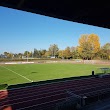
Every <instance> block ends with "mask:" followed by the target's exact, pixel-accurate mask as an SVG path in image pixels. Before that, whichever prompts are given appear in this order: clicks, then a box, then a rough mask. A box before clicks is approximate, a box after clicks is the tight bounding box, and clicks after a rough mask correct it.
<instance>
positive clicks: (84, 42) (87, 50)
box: [78, 34, 100, 60]
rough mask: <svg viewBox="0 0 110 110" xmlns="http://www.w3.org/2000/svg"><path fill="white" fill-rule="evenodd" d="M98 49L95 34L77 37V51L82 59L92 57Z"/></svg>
mask: <svg viewBox="0 0 110 110" xmlns="http://www.w3.org/2000/svg"><path fill="white" fill-rule="evenodd" d="M99 51H100V42H99V37H98V35H96V34H84V35H81V37H80V39H79V46H78V53H79V55H80V57H81V58H83V59H89V60H90V59H93V58H94V57H95V56H96V55H97V53H98V52H99Z"/></svg>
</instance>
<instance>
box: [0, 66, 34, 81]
mask: <svg viewBox="0 0 110 110" xmlns="http://www.w3.org/2000/svg"><path fill="white" fill-rule="evenodd" d="M1 67H3V68H5V69H7V70H8V71H11V72H13V73H15V74H17V75H19V76H21V77H23V78H24V79H26V80H28V81H30V82H33V81H32V80H30V79H28V78H27V77H25V76H23V75H21V74H19V73H17V72H15V71H13V70H11V69H9V68H6V67H4V66H1Z"/></svg>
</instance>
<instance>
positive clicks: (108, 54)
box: [101, 43, 110, 59]
mask: <svg viewBox="0 0 110 110" xmlns="http://www.w3.org/2000/svg"><path fill="white" fill-rule="evenodd" d="M101 55H102V57H103V58H104V59H110V43H106V44H105V45H104V46H103V47H102V48H101Z"/></svg>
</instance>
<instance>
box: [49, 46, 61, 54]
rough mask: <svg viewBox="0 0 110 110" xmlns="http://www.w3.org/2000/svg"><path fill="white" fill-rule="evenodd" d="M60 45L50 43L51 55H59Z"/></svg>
mask: <svg viewBox="0 0 110 110" xmlns="http://www.w3.org/2000/svg"><path fill="white" fill-rule="evenodd" d="M58 50H59V48H58V46H57V45H56V44H53V45H50V47H49V52H50V55H51V56H58Z"/></svg>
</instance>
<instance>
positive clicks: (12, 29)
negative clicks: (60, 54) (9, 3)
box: [0, 7, 110, 54]
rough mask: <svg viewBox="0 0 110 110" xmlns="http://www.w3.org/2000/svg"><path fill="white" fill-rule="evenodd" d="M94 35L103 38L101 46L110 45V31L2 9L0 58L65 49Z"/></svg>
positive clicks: (0, 14)
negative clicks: (10, 54)
mask: <svg viewBox="0 0 110 110" xmlns="http://www.w3.org/2000/svg"><path fill="white" fill-rule="evenodd" d="M91 33H94V34H97V35H98V36H99V37H100V43H101V45H104V44H105V43H107V42H110V29H105V28H100V27H95V26H90V25H85V24H80V23H75V22H70V21H66V20H61V19H57V18H51V17H46V16H42V15H38V14H33V13H29V12H24V11H19V10H14V9H9V8H4V7H0V54H1V53H3V52H4V51H8V52H12V53H19V52H24V51H25V50H28V51H33V49H34V48H36V49H48V48H49V46H50V45H51V44H57V45H58V47H59V48H60V49H65V48H66V47H67V46H70V47H71V46H77V45H78V39H79V38H80V36H81V35H82V34H91Z"/></svg>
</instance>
